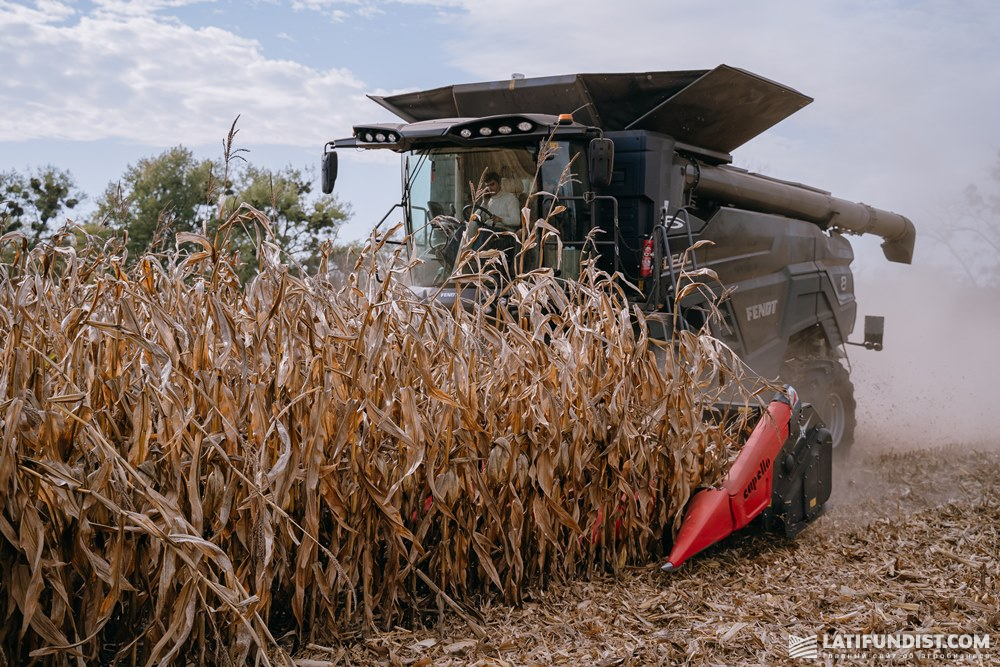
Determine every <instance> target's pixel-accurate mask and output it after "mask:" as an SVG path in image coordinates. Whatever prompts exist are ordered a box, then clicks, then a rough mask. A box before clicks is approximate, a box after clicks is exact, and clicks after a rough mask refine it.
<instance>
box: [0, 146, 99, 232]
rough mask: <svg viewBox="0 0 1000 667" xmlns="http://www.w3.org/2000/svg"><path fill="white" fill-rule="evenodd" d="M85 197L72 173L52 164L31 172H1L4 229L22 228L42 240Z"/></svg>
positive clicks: (1, 227) (0, 215)
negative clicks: (65, 211) (65, 213)
mask: <svg viewBox="0 0 1000 667" xmlns="http://www.w3.org/2000/svg"><path fill="white" fill-rule="evenodd" d="M84 198H85V195H84V194H83V193H82V192H80V191H79V190H78V189H77V187H76V183H75V182H74V180H73V177H72V176H71V175H70V173H69V172H68V171H62V170H59V169H56V168H55V167H53V166H51V165H50V166H47V167H41V168H39V169H37V170H36V171H35V172H34V173H33V174H31V175H24V174H21V173H19V172H17V171H7V172H0V233H6V232H9V231H15V230H20V231H21V232H23V233H24V234H26V235H27V236H28V238H29V240H30V242H31V243H32V244H35V243H38V242H39V241H40V240H42V239H43V238H45V237H46V236H48V234H50V233H51V232H54V231H55V229H53V227H54V226H56V225H58V224H59V218H60V217H61V215H62V214H63V212H64V210H65V209H72V208H75V207H76V205H77V204H79V203H80V201H81V200H83V199H84Z"/></svg>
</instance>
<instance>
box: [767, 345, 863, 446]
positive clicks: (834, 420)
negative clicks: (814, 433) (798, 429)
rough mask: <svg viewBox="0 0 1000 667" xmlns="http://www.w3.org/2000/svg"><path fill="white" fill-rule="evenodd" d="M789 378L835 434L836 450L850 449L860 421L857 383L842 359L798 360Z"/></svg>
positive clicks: (789, 373)
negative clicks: (858, 418)
mask: <svg viewBox="0 0 1000 667" xmlns="http://www.w3.org/2000/svg"><path fill="white" fill-rule="evenodd" d="M786 370H787V371H788V373H787V374H785V375H784V377H785V378H786V380H785V381H786V382H788V383H789V384H791V385H792V386H793V387H794V388H795V390H796V391H797V392H798V393H799V398H801V400H802V402H804V403H812V405H813V407H814V408H815V409H816V412H817V414H819V416H820V418H821V419H822V420H823V423H824V424H825V425H826V428H827V430H829V431H830V435H831V436H832V437H833V452H834V454H835V455H836V456H838V457H841V458H842V457H845V456H847V455H848V454H849V453H850V450H851V445H853V444H854V427H855V426H856V425H857V417H856V416H855V414H854V413H855V410H856V409H857V403H856V402H855V400H854V383H853V382H851V377H850V375H849V374H848V372H847V369H846V368H844V366H843V364H841V363H840V362H839V361H833V360H830V359H813V360H805V361H801V362H797V363H796V364H795V365H794V366H790V367H788V368H787V369H786Z"/></svg>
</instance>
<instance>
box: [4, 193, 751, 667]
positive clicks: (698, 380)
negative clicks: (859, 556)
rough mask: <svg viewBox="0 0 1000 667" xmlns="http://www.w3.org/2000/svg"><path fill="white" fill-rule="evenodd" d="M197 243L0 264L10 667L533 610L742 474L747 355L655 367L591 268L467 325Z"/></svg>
mask: <svg viewBox="0 0 1000 667" xmlns="http://www.w3.org/2000/svg"><path fill="white" fill-rule="evenodd" d="M229 224H246V225H252V226H255V227H257V228H260V229H264V230H266V228H267V221H266V220H264V219H263V218H262V216H260V214H259V213H257V212H256V211H253V210H251V209H247V208H244V209H242V210H241V211H239V212H238V213H237V216H236V217H235V218H234V219H233V220H231V221H230V222H229ZM178 241H179V242H180V243H183V244H185V247H187V248H189V249H190V248H191V247H192V246H191V245H190V244H194V247H195V249H196V251H195V252H191V253H189V254H187V255H181V254H175V255H173V256H171V257H167V258H163V257H154V256H147V257H143V258H141V259H140V260H139V261H138V262H136V263H135V265H134V266H133V267H132V268H130V269H128V270H126V269H124V268H123V262H122V261H121V258H120V256H119V255H118V254H117V253H118V248H117V247H116V246H115V245H114V244H113V243H109V244H107V245H105V246H103V247H100V246H96V245H89V246H86V247H83V248H80V249H74V247H72V246H69V245H62V246H53V245H49V246H44V247H39V248H36V249H34V250H32V251H31V252H27V251H26V249H25V247H24V246H23V244H22V240H21V238H20V237H18V236H17V235H8V236H7V237H4V238H3V239H0V252H3V253H6V254H7V257H9V259H10V262H9V263H6V264H2V265H0V433H2V436H0V494H2V498H3V509H2V513H0V558H2V563H3V568H2V570H0V606H2V609H0V615H2V619H3V621H2V623H3V625H2V630H0V652H2V655H0V662H2V658H4V657H5V658H6V660H8V661H10V662H15V663H23V662H28V661H29V660H30V659H31V658H39V659H47V660H55V661H57V662H62V663H73V662H76V663H79V664H87V663H92V662H96V661H101V662H105V663H108V662H121V663H133V662H137V663H142V664H157V663H161V662H162V663H169V662H171V661H173V660H175V659H176V658H178V656H183V657H184V658H185V659H187V660H192V661H195V662H199V663H214V664H244V663H245V662H247V661H248V660H251V661H252V660H257V661H258V662H262V663H270V662H272V661H277V662H279V663H282V662H287V661H288V657H287V653H285V650H284V649H283V648H281V647H280V646H279V645H278V643H277V642H276V640H275V637H276V636H280V635H281V634H283V633H286V632H287V631H289V630H294V636H295V638H296V640H297V641H300V642H307V641H310V640H312V639H313V638H314V637H316V636H322V637H324V638H327V639H328V638H330V637H331V636H340V637H345V636H351V635H353V634H355V633H358V632H362V633H363V632H367V631H368V630H370V629H373V628H378V627H392V626H393V625H396V624H407V623H412V622H414V621H418V620H420V619H421V618H422V617H423V616H424V615H426V614H428V613H437V612H438V610H439V608H443V607H444V606H446V605H447V606H449V607H451V608H453V609H455V610H457V611H458V612H459V613H460V614H463V613H465V612H463V611H462V609H463V608H464V603H463V601H464V600H468V599H470V598H476V597H477V596H478V597H480V598H481V599H494V598H495V599H502V600H504V601H506V602H508V603H517V602H519V601H520V600H521V597H522V594H523V592H524V591H525V590H526V587H528V586H535V585H544V584H546V583H547V582H550V581H553V580H565V579H567V578H570V577H574V576H578V575H586V574H587V573H589V572H594V571H602V572H604V571H611V572H614V571H618V570H620V568H622V567H624V566H625V565H626V564H635V563H645V562H648V561H649V559H650V558H651V557H653V556H654V555H655V554H657V553H658V552H659V550H660V547H661V538H662V535H663V534H664V532H665V531H667V532H669V531H670V529H671V527H672V522H674V520H675V517H676V515H677V513H678V511H679V509H680V508H682V507H683V504H684V503H685V502H686V500H687V498H688V497H689V495H690V493H691V491H692V489H693V488H695V487H697V486H699V485H701V484H704V483H708V482H711V481H712V480H713V479H715V477H716V476H717V475H718V473H719V470H720V468H721V467H722V466H723V465H724V463H725V461H726V459H727V457H728V456H729V455H730V454H731V450H730V449H728V447H729V445H730V444H731V441H732V439H733V434H732V432H731V431H732V429H733V428H735V427H732V426H730V427H727V426H724V425H722V424H719V423H713V422H712V421H711V420H709V421H706V420H704V419H703V417H704V415H705V410H706V406H707V405H709V404H710V403H711V402H712V401H713V400H715V397H716V394H717V392H718V391H719V390H718V387H719V386H720V384H722V383H720V381H719V374H720V372H722V373H725V372H727V369H728V367H729V366H730V364H731V360H730V359H729V358H728V353H727V350H726V349H725V348H724V347H723V346H721V344H719V343H717V342H716V341H714V340H712V339H711V338H708V337H707V336H699V335H693V334H686V335H684V336H682V337H681V339H680V340H679V342H678V344H677V345H676V346H673V347H662V348H661V349H660V352H659V355H660V357H661V360H662V358H664V357H665V358H666V360H667V361H666V363H658V362H657V359H656V356H655V355H654V354H653V351H652V350H651V346H650V344H649V343H648V341H647V340H646V339H645V336H644V334H643V333H642V331H643V330H644V328H643V327H642V326H638V327H636V326H634V324H633V313H630V310H629V306H628V303H627V301H626V299H625V297H624V295H623V293H622V291H621V290H620V289H619V288H618V287H617V286H616V284H615V282H614V281H612V280H611V278H610V277H609V276H607V275H604V274H601V273H600V272H598V271H597V270H596V269H594V268H593V267H592V266H590V267H587V268H586V269H585V271H584V273H583V278H582V279H581V280H580V281H579V282H572V283H569V282H566V281H561V280H557V279H555V278H554V277H553V275H552V273H551V272H550V271H547V270H538V271H534V272H528V273H526V274H524V275H521V276H518V277H517V278H515V279H513V280H512V281H511V282H509V283H508V284H506V286H505V287H504V288H503V289H504V295H505V297H506V298H507V302H506V305H504V306H503V307H500V306H499V304H498V302H494V303H493V306H494V310H493V311H491V312H487V311H486V310H484V309H483V308H473V309H471V310H468V311H466V310H457V311H451V310H449V309H447V308H445V307H443V306H441V305H440V304H437V303H434V302H425V301H420V300H418V299H416V298H415V297H414V295H413V293H412V292H411V291H410V290H409V289H408V288H407V287H406V286H405V284H404V281H403V280H402V278H403V276H404V275H405V267H404V266H402V265H400V264H399V263H398V262H396V263H393V262H388V263H386V264H385V265H384V266H383V265H380V264H379V262H380V260H379V257H380V254H379V252H378V251H379V250H380V245H379V243H378V242H377V241H375V240H374V239H373V240H372V241H371V242H370V243H369V246H368V248H367V250H366V252H365V254H364V256H363V258H362V260H361V262H360V263H359V265H358V267H357V269H356V270H355V272H354V274H353V275H352V276H351V277H350V279H349V281H348V283H347V284H346V285H343V286H339V287H338V286H335V285H333V284H331V283H330V282H328V281H326V280H324V279H323V278H322V274H321V275H320V277H315V278H299V277H294V276H293V275H291V274H290V273H289V272H288V271H287V270H286V269H285V267H284V266H283V265H282V264H281V263H280V262H279V261H278V256H279V251H278V249H277V248H275V247H274V246H272V245H271V244H270V243H269V241H267V240H266V236H265V237H264V238H263V239H262V240H260V241H259V243H260V247H259V249H260V252H258V257H261V258H262V260H261V261H262V266H261V272H260V273H259V275H258V276H257V277H256V278H254V279H253V280H252V281H251V282H250V283H248V284H247V285H245V286H243V285H240V284H239V281H238V280H237V278H236V276H237V275H238V273H239V266H238V264H237V260H236V259H235V258H233V257H231V256H229V255H227V253H226V251H225V248H224V244H223V243H222V242H220V241H217V240H216V241H213V240H210V239H207V238H204V237H201V236H197V235H193V234H184V235H179V238H178ZM381 254H382V255H384V254H385V253H384V252H383V253H381ZM488 260H489V258H488V257H487V259H486V260H485V261H488ZM382 261H384V260H382ZM476 261H484V260H483V259H482V258H477V259H476ZM637 332H638V333H637ZM723 377H725V376H724V375H723ZM467 620H468V621H469V623H470V624H471V625H473V626H474V625H475V621H474V620H473V619H472V617H471V616H469V617H468V618H467Z"/></svg>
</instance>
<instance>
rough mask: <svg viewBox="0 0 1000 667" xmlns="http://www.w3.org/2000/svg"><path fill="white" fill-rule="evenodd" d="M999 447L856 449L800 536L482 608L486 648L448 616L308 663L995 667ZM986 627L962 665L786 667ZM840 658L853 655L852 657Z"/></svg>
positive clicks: (312, 655) (328, 650)
mask: <svg viewBox="0 0 1000 667" xmlns="http://www.w3.org/2000/svg"><path fill="white" fill-rule="evenodd" d="M998 444H1000V443H995V442H994V443H984V444H983V446H981V447H974V446H969V445H962V444H958V443H954V444H951V445H949V446H948V447H945V448H941V447H935V448H922V447H921V446H920V443H913V442H910V443H907V444H906V445H905V447H906V448H905V449H900V450H896V449H894V448H893V447H892V446H891V445H889V446H887V445H885V444H882V443H879V442H876V441H865V439H864V438H862V441H861V442H859V443H858V444H857V445H856V448H857V450H856V452H855V454H854V456H853V458H852V459H851V460H850V461H849V462H846V463H843V464H842V465H841V466H840V467H838V469H837V470H836V471H835V475H836V477H837V480H836V482H835V490H834V495H833V498H832V500H831V507H830V509H829V511H828V512H827V514H825V515H824V516H823V517H821V518H820V519H819V520H818V521H817V522H816V523H815V524H814V525H812V526H810V527H809V528H808V529H807V530H806V531H805V532H804V533H802V534H801V535H799V536H798V537H797V538H796V539H794V540H785V539H781V538H778V537H775V536H773V535H769V534H760V533H757V534H755V533H752V532H748V533H745V534H741V535H735V536H733V537H731V538H729V539H728V540H726V541H724V542H723V543H722V544H720V545H717V546H716V547H712V548H710V549H709V550H708V551H706V552H704V553H702V554H700V555H699V556H697V557H695V558H694V559H693V560H692V561H690V562H689V563H688V564H686V565H685V566H684V567H683V568H682V569H681V570H680V571H678V572H675V573H672V574H670V575H667V574H664V573H662V572H660V570H659V568H658V563H657V562H650V563H649V564H648V565H646V566H640V567H634V568H628V569H627V570H626V571H625V572H623V573H622V574H620V575H619V576H617V577H603V578H596V579H593V580H590V581H576V582H572V583H570V584H567V585H556V586H551V587H549V588H548V589H546V590H542V591H538V590H535V591H532V592H531V594H530V595H528V596H526V599H525V602H524V604H523V605H522V606H520V607H517V608H514V607H508V606H502V605H489V606H484V607H481V608H479V609H478V613H476V612H470V613H475V614H476V616H475V619H474V620H475V622H476V623H477V624H478V625H479V626H480V627H481V628H482V629H483V630H484V631H485V637H484V638H483V639H477V636H476V634H475V633H474V632H473V631H472V630H471V629H470V627H469V625H468V623H466V622H465V621H463V619H462V618H460V617H458V616H456V615H454V614H446V615H445V618H444V622H443V623H441V624H439V625H437V626H435V627H429V628H426V629H423V630H420V631H416V632H414V631H410V630H403V629H398V630H396V631H394V632H386V633H380V634H378V635H377V636H374V637H371V638H369V639H367V640H364V641H358V642H354V643H351V644H348V645H327V646H319V645H314V646H311V647H308V648H307V649H306V650H304V651H302V652H301V656H302V664H303V665H314V666H315V667H320V666H329V665H410V666H420V665H441V666H446V665H481V666H484V667H485V666H490V665H496V666H500V665H503V666H507V665H510V666H513V665H604V666H612V665H616V666H617V665H622V666H624V665H637V666H638V665H675V664H690V665H730V666H731V665H775V664H824V663H825V664H857V665H871V664H878V665H893V664H896V665H903V664H905V665H940V664H958V663H959V662H961V663H962V664H980V665H994V664H1000V657H998V649H997V647H996V644H995V642H997V641H1000V639H998V637H997V630H998V628H1000V561H998V555H997V554H998V553H1000V447H998ZM896 632H921V633H931V634H935V633H944V634H951V633H954V634H967V633H979V634H987V633H993V634H992V640H993V642H994V643H993V644H991V650H990V651H989V657H987V656H986V655H978V656H977V655H976V653H975V652H961V651H960V652H959V653H960V654H962V655H963V660H962V661H959V660H956V659H953V658H952V659H949V658H942V657H932V655H931V652H930V651H928V652H926V653H927V655H926V656H925V657H923V658H921V657H904V655H903V654H904V652H902V651H901V652H899V655H898V656H897V657H896V658H895V659H892V658H884V657H880V658H877V659H876V658H874V657H873V656H871V655H868V656H866V657H858V656H855V657H853V658H851V657H848V658H844V659H836V660H825V659H824V660H820V661H818V662H816V661H792V660H790V659H789V658H788V654H787V649H786V646H787V637H788V635H789V634H794V635H797V636H807V635H812V634H816V635H823V634H827V635H830V636H831V637H832V636H833V635H836V634H840V635H847V634H863V633H896ZM843 653H845V654H851V653H855V652H852V651H843Z"/></svg>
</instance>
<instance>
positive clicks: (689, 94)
mask: <svg viewBox="0 0 1000 667" xmlns="http://www.w3.org/2000/svg"><path fill="white" fill-rule="evenodd" d="M371 99H373V100H374V101H375V102H378V103H379V104H381V105H382V106H383V107H385V108H386V109H388V110H389V111H391V112H392V113H394V114H396V115H397V116H399V117H400V118H402V119H403V120H405V121H407V122H410V123H413V122H418V121H425V120H435V119H440V118H472V117H475V118H478V117H483V116H495V115H499V114H514V113H525V112H531V113H544V114H553V115H558V114H561V113H572V114H573V116H574V118H575V119H576V120H577V121H578V122H580V123H583V124H585V125H591V126H594V127H599V128H601V129H603V130H604V131H606V132H613V131H617V130H649V131H652V132H662V133H663V134H668V135H670V136H672V137H673V138H674V139H676V140H677V141H681V142H684V143H687V144H690V145H692V146H697V147H699V148H705V149H708V150H711V151H718V152H721V153H730V152H732V151H733V150H735V149H736V148H739V147H740V146H742V145H743V144H745V143H746V142H748V141H750V140H751V139H753V138H754V137H756V136H757V135H758V134H761V133H762V132H764V131H766V130H768V129H769V128H771V127H773V126H774V125H776V124H777V123H779V122H781V121H782V120H784V119H785V118H787V117H788V116H790V115H792V114H793V113H795V112H796V111H798V110H799V109H801V108H802V107H804V106H806V105H807V104H809V103H810V102H812V98H811V97H807V96H805V95H803V94H802V93H800V92H798V91H796V90H793V89H792V88H789V87H787V86H783V85H781V84H779V83H775V82H774V81H771V80H769V79H765V78H763V77H760V76H757V75H756V74H751V73H750V72H747V71H745V70H741V69H737V68H735V67H730V66H728V65H719V66H718V67H716V68H715V69H712V70H688V71H678V72H645V73H632V74H570V75H565V76H552V77H541V78H531V79H510V80H509V81H492V82H487V83H469V84H458V85H453V86H444V87H442V88H435V89H433V90H426V91H421V92H416V93H403V94H401V95H391V96H388V97H377V96H371Z"/></svg>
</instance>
